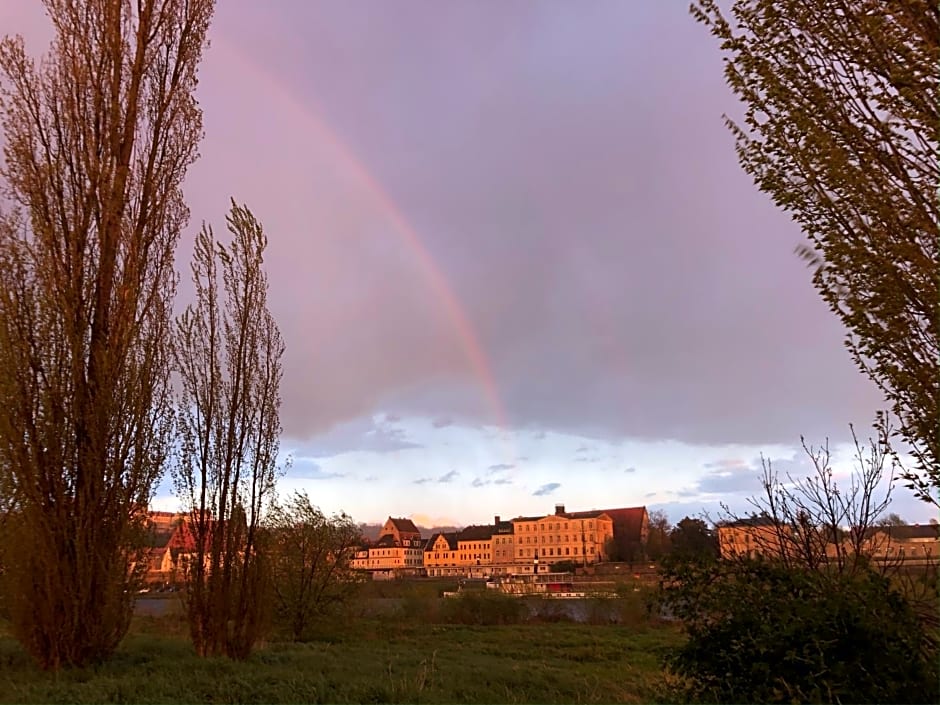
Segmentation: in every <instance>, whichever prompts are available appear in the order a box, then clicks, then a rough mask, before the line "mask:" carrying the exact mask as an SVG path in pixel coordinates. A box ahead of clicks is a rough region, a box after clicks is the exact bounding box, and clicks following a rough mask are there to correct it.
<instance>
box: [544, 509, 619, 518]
mask: <svg viewBox="0 0 940 705" xmlns="http://www.w3.org/2000/svg"><path fill="white" fill-rule="evenodd" d="M603 514H607V512H606V511H604V510H603V509H589V510H588V511H586V512H562V513H561V514H557V515H552V516H560V517H565V518H566V519H597V517H599V516H601V515H603Z"/></svg>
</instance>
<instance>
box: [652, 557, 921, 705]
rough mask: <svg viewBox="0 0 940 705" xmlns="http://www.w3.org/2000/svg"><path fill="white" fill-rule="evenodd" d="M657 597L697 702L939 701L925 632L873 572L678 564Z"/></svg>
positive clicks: (674, 663)
mask: <svg viewBox="0 0 940 705" xmlns="http://www.w3.org/2000/svg"><path fill="white" fill-rule="evenodd" d="M664 578H665V581H666V587H665V588H664V590H663V594H662V597H661V599H662V602H663V603H664V604H665V607H666V608H667V609H669V610H670V611H671V612H672V613H674V614H675V615H676V616H677V617H678V618H679V619H681V620H682V621H683V626H684V629H685V631H686V632H687V635H688V641H687V642H686V643H685V644H684V645H683V646H681V647H679V648H677V649H676V650H674V651H673V652H672V654H671V655H670V656H669V658H668V659H667V665H668V668H669V670H670V671H671V674H672V675H674V676H678V679H677V681H678V683H679V685H678V686H677V691H676V692H675V693H673V697H681V698H684V699H688V700H693V701H697V702H762V703H774V702H825V703H837V702H854V703H876V702H894V703H913V702H937V701H938V699H940V680H938V677H940V672H938V665H937V660H936V654H935V653H934V650H933V649H932V648H931V647H930V644H931V637H933V636H935V635H931V634H929V633H928V630H927V629H926V628H925V627H924V625H923V623H922V622H921V621H920V620H919V619H918V616H917V614H916V613H915V610H914V609H913V607H912V605H911V603H910V602H909V601H908V600H907V599H906V598H905V596H904V595H902V594H901V593H900V592H899V591H897V590H896V589H895V588H894V587H892V585H891V583H890V581H889V580H887V579H886V578H885V577H883V576H881V575H878V574H876V573H875V572H873V571H864V572H860V573H858V574H855V575H850V574H826V573H824V572H821V571H815V570H809V569H805V568H793V567H785V566H783V565H782V564H780V563H775V562H768V561H761V560H742V561H737V562H733V563H721V564H717V565H715V564H713V565H705V564H685V565H679V566H676V567H674V568H673V569H671V570H670V571H669V572H668V573H666V574H664Z"/></svg>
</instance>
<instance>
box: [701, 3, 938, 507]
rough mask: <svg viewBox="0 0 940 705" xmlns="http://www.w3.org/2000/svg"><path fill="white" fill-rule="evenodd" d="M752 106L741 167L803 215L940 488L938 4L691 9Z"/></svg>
mask: <svg viewBox="0 0 940 705" xmlns="http://www.w3.org/2000/svg"><path fill="white" fill-rule="evenodd" d="M691 11H692V15H693V16H694V17H695V18H696V19H697V20H698V21H700V22H702V23H703V24H705V25H706V26H707V27H708V28H709V31H710V32H711V33H712V34H713V35H714V36H715V37H716V38H717V39H718V40H719V41H720V42H721V49H722V51H723V52H725V55H726V59H725V61H726V63H725V76H726V79H727V82H728V85H729V86H730V87H731V89H732V91H733V92H734V93H735V94H736V95H737V96H738V97H739V98H740V100H741V101H742V102H743V103H744V105H745V118H744V122H743V124H740V125H739V124H735V123H733V122H731V121H727V118H726V121H727V122H728V125H729V127H730V129H731V130H732V132H733V134H734V136H735V141H736V148H737V153H738V158H739V160H740V162H741V165H742V167H743V168H744V169H745V171H747V172H748V173H749V174H750V175H751V176H752V177H753V178H754V182H755V184H756V185H757V186H758V188H760V189H761V190H762V191H764V192H765V193H767V194H768V195H770V196H771V198H772V199H773V200H774V203H775V204H776V205H777V206H778V207H780V208H782V209H783V210H785V211H787V212H788V213H790V214H791V215H792V217H793V219H794V220H795V221H796V222H797V223H799V225H800V227H801V228H802V230H803V232H804V233H805V235H806V237H807V242H805V243H802V244H801V245H800V246H799V247H798V248H797V251H798V254H799V255H800V256H801V257H802V258H803V259H805V260H806V261H807V264H808V265H809V266H810V267H811V268H812V270H813V283H814V285H815V286H816V288H817V289H818V290H819V292H820V294H821V296H822V297H823V299H824V300H825V301H826V303H827V304H828V305H829V307H830V308H831V309H832V310H833V312H834V313H835V314H836V315H837V316H838V317H839V319H840V320H841V321H842V323H843V325H844V326H845V328H846V345H847V347H848V350H849V353H850V354H851V356H852V358H853V359H854V361H855V362H856V364H857V365H858V367H859V369H861V370H862V371H863V372H864V373H865V374H866V375H867V376H868V377H870V378H871V379H872V381H874V382H875V383H876V384H877V385H878V386H879V388H880V389H881V390H882V391H883V392H884V394H885V397H886V399H887V401H888V402H889V403H890V405H891V411H892V412H893V414H894V415H895V416H896V417H897V418H898V419H899V427H900V434H899V435H900V438H901V439H902V440H903V442H904V444H906V448H904V449H903V450H906V451H909V452H910V453H911V455H912V456H913V457H914V465H913V466H912V467H908V468H905V474H904V476H905V478H906V479H907V481H908V483H909V486H910V487H911V488H912V489H913V490H914V492H915V494H916V495H917V496H918V497H920V498H921V499H923V500H925V501H928V502H933V503H935V504H936V503H938V502H940V499H938V496H937V490H938V489H940V433H938V432H937V429H938V428H940V335H938V334H940V277H938V275H937V272H938V270H940V237H938V233H940V202H938V199H937V198H936V189H937V184H938V183H940V160H938V159H937V149H938V145H940V107H938V103H937V101H936V95H937V89H938V84H940V74H938V72H937V70H936V67H937V65H938V64H940V9H938V6H937V4H936V3H935V2H933V1H932V0H852V1H851V2H849V1H847V0H844V1H840V2H835V3H833V2H830V1H829V0H736V1H735V2H733V3H732V4H731V7H730V10H729V12H728V15H727V16H726V15H725V14H723V13H722V11H721V10H720V8H719V7H718V3H716V2H715V1H714V0H699V1H698V2H697V3H695V4H693V6H692V8H691Z"/></svg>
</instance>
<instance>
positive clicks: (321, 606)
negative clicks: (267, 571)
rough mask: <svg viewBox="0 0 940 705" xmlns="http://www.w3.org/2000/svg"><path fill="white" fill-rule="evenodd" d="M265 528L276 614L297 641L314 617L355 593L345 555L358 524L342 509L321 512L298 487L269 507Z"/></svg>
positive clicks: (355, 577)
mask: <svg viewBox="0 0 940 705" xmlns="http://www.w3.org/2000/svg"><path fill="white" fill-rule="evenodd" d="M265 528H266V530H267V533H268V551H269V555H270V560H271V570H272V575H271V577H272V580H273V595H274V599H275V609H276V614H277V616H278V618H279V619H280V620H281V622H282V623H283V624H284V625H285V626H286V627H287V629H288V631H289V633H290V634H291V636H292V637H293V638H294V640H296V641H299V640H302V639H305V638H307V637H308V636H309V630H310V627H311V626H312V624H313V622H314V621H315V620H317V619H320V618H323V617H327V616H330V615H333V614H335V613H336V611H337V610H338V609H339V608H340V607H341V606H342V605H343V604H344V603H345V602H347V601H348V600H349V599H351V598H352V597H354V596H355V592H356V588H357V587H358V585H359V584H360V583H361V582H362V580H363V578H362V575H361V574H360V573H359V572H357V571H354V570H352V569H351V568H350V560H351V559H352V557H353V552H354V551H355V547H356V546H357V544H358V542H359V540H360V534H359V527H358V526H356V524H355V523H354V522H353V520H352V518H351V517H349V516H348V515H346V514H338V515H334V516H332V517H327V516H326V515H325V514H323V512H321V511H320V510H319V509H318V508H317V507H315V506H313V505H312V504H311V503H310V498H309V497H308V496H307V495H306V493H299V492H298V493H295V494H294V495H292V496H291V497H290V499H288V500H287V502H286V503H284V504H274V505H273V506H272V508H271V511H270V512H269V514H268V516H267V518H266V520H265Z"/></svg>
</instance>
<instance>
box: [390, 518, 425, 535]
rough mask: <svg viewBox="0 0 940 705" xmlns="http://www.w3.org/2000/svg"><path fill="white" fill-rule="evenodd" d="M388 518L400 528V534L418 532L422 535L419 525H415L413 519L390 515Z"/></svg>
mask: <svg viewBox="0 0 940 705" xmlns="http://www.w3.org/2000/svg"><path fill="white" fill-rule="evenodd" d="M388 520H389V521H390V522H392V524H393V525H394V527H395V528H396V529H397V530H398V533H400V534H417V535H418V536H420V535H421V532H420V531H419V530H418V527H417V526H415V523H414V522H413V521H412V520H411V519H405V518H403V517H389V518H388Z"/></svg>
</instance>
